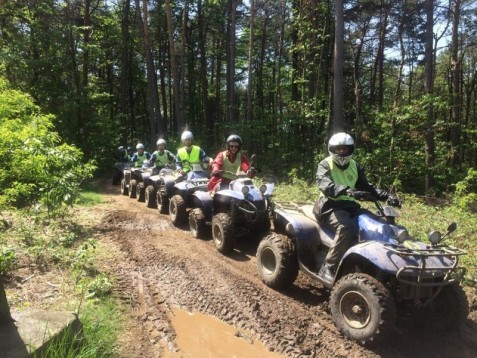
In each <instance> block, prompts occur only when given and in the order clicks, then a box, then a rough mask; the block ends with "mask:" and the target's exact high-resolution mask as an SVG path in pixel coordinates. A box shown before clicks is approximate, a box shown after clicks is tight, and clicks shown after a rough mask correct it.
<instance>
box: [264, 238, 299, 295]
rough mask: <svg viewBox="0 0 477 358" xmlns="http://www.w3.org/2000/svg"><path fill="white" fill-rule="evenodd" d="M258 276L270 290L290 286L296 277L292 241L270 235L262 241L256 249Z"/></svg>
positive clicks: (295, 257)
mask: <svg viewBox="0 0 477 358" xmlns="http://www.w3.org/2000/svg"><path fill="white" fill-rule="evenodd" d="M257 267H258V275H259V276H260V278H261V280H262V281H263V283H265V284H266V285H267V286H269V287H272V288H284V287H287V286H289V285H291V284H292V283H293V282H294V281H295V280H296V278H297V276H298V261H297V256H296V249H295V243H294V242H293V239H292V238H290V237H288V236H285V235H278V234H271V235H268V236H266V237H265V238H263V239H262V241H261V242H260V244H259V245H258V249H257Z"/></svg>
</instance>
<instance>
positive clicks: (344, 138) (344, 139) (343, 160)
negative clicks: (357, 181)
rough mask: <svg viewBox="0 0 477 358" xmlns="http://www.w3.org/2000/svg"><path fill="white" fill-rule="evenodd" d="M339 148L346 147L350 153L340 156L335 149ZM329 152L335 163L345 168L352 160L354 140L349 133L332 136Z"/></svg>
mask: <svg viewBox="0 0 477 358" xmlns="http://www.w3.org/2000/svg"><path fill="white" fill-rule="evenodd" d="M338 146H346V147H347V148H348V151H347V152H346V153H345V154H342V155H340V154H338V153H336V151H335V148H336V147H338ZM328 152H329V153H330V155H331V157H332V158H333V161H334V162H335V163H336V164H338V165H340V166H345V165H346V164H348V163H349V161H350V160H351V157H352V156H353V152H354V140H353V138H352V137H351V136H350V135H349V134H347V133H343V132H341V133H336V134H334V135H333V136H331V138H330V140H329V142H328Z"/></svg>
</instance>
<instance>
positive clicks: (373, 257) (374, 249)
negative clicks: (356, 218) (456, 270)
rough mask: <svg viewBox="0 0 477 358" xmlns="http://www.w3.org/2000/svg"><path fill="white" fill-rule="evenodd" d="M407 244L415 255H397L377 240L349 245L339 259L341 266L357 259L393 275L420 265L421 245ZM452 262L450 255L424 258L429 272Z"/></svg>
mask: <svg viewBox="0 0 477 358" xmlns="http://www.w3.org/2000/svg"><path fill="white" fill-rule="evenodd" d="M409 245H410V246H412V247H411V248H410V249H411V252H413V253H415V255H412V256H407V255H399V254H398V253H396V252H395V251H393V250H392V249H391V248H390V246H389V245H385V244H384V243H382V242H379V241H367V242H362V243H359V244H357V245H355V246H353V247H351V248H350V249H349V250H348V251H347V252H346V254H345V255H344V256H343V259H342V261H341V266H342V265H343V264H345V263H346V262H350V261H353V262H354V263H356V262H359V261H361V262H368V263H371V264H372V265H374V266H375V267H377V268H379V269H380V270H382V271H384V272H386V273H388V274H390V275H395V274H396V273H397V272H398V271H399V270H400V269H402V268H404V267H408V268H412V267H419V266H421V265H422V260H424V258H423V255H425V254H420V252H419V249H420V248H423V247H420V246H421V245H419V243H415V242H411V243H410V244H409ZM412 250H414V251H412ZM453 263H454V261H453V260H452V259H451V258H450V257H433V256H427V257H426V258H425V267H426V268H427V270H428V271H429V272H430V273H431V274H432V272H433V271H432V269H436V268H442V267H448V268H451V266H452V265H453ZM411 271H412V270H411Z"/></svg>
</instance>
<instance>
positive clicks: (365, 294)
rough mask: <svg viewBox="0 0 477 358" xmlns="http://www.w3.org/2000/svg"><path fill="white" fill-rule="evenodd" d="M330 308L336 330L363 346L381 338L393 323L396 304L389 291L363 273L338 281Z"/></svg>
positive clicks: (332, 293) (332, 292)
mask: <svg viewBox="0 0 477 358" xmlns="http://www.w3.org/2000/svg"><path fill="white" fill-rule="evenodd" d="M330 306H331V315H332V318H333V321H334V322H335V325H336V326H337V327H338V329H339V330H340V331H341V332H342V333H343V334H344V335H345V336H346V337H348V338H351V339H353V340H355V341H357V342H360V343H362V344H364V343H366V342H369V341H372V340H376V339H379V338H384V337H385V336H386V335H387V334H388V333H389V331H390V330H391V328H392V327H393V326H394V324H395V321H396V305H395V303H394V300H393V298H392V296H391V294H390V292H389V290H388V289H387V288H386V287H384V285H383V284H382V283H381V282H379V281H378V280H376V279H375V278H373V277H371V276H369V275H367V274H364V273H353V274H349V275H346V276H344V277H343V278H341V279H340V280H339V281H338V282H337V283H336V285H335V286H334V287H333V289H332V290H331V297H330Z"/></svg>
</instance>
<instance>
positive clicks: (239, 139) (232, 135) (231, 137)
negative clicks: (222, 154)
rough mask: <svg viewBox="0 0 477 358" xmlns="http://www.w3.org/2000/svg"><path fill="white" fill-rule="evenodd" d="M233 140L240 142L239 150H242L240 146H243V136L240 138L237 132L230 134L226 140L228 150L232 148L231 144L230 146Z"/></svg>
mask: <svg viewBox="0 0 477 358" xmlns="http://www.w3.org/2000/svg"><path fill="white" fill-rule="evenodd" d="M232 142H235V143H238V146H239V147H238V150H240V148H241V147H242V138H240V136H239V135H237V134H231V135H229V137H228V138H227V141H226V144H227V149H228V150H230V148H229V146H230V143H232Z"/></svg>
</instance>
